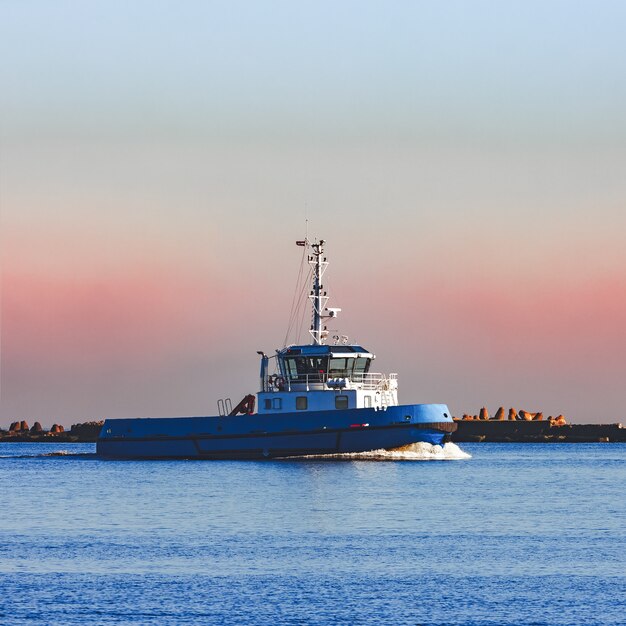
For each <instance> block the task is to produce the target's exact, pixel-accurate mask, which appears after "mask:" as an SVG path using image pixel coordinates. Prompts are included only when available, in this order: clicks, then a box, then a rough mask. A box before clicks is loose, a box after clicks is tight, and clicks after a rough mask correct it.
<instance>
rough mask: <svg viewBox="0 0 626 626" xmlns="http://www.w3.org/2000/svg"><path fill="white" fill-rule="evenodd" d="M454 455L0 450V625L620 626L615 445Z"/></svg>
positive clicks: (473, 450)
mask: <svg viewBox="0 0 626 626" xmlns="http://www.w3.org/2000/svg"><path fill="white" fill-rule="evenodd" d="M462 448H463V450H465V451H466V452H468V453H470V454H471V455H472V458H471V459H463V460H446V461H427V462H426V461H417V460H393V461H390V460H388V461H384V462H380V461H374V460H349V461H345V460H344V461H321V460H306V461H302V460H300V461H263V462H250V461H247V462H227V461H213V462H209V461H205V462H202V461H200V462H198V461H164V462H134V461H125V462H116V461H102V460H99V459H98V458H97V457H96V456H95V454H94V449H95V448H94V446H92V445H56V444H0V479H1V481H2V492H1V501H0V623H1V624H69V625H71V624H81V625H83V624H104V625H107V624H274V623H280V624H499V625H500V624H516V625H517V624H626V497H625V491H624V490H625V486H626V445H624V444H547V445H546V444H543V445H542V444H538V445H533V444H486V443H483V444H463V445H462ZM448 456H449V455H448Z"/></svg>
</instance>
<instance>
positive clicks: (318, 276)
mask: <svg viewBox="0 0 626 626" xmlns="http://www.w3.org/2000/svg"><path fill="white" fill-rule="evenodd" d="M296 243H297V244H298V245H299V246H307V247H308V248H310V249H311V254H309V258H308V261H309V265H310V266H311V267H312V268H313V289H312V290H311V293H310V294H309V300H311V304H312V305H313V311H312V317H311V329H310V330H309V333H311V337H313V345H321V344H323V343H324V341H325V340H326V337H327V336H328V330H326V328H325V327H324V321H325V320H327V319H329V318H331V317H336V316H337V314H338V313H339V311H341V309H339V308H330V309H327V308H326V304H327V303H328V300H329V297H328V293H327V292H326V291H324V285H322V277H323V276H324V272H326V268H327V267H328V261H327V260H326V257H325V256H324V244H325V243H326V242H325V241H324V240H323V239H320V240H319V241H316V242H315V243H311V242H310V241H309V240H308V239H305V240H304V241H298V242H296Z"/></svg>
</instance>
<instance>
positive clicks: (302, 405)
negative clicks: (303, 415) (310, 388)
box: [296, 396, 309, 411]
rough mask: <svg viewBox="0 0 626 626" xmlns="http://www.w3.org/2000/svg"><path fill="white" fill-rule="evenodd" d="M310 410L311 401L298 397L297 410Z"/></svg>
mask: <svg viewBox="0 0 626 626" xmlns="http://www.w3.org/2000/svg"><path fill="white" fill-rule="evenodd" d="M308 408H309V399H308V398H307V397H306V396H297V397H296V409H297V410H298V411H306V410H307V409H308Z"/></svg>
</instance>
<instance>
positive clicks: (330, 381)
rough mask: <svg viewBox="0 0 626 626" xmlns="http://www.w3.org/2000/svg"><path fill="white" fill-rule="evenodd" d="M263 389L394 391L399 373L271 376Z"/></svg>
mask: <svg viewBox="0 0 626 626" xmlns="http://www.w3.org/2000/svg"><path fill="white" fill-rule="evenodd" d="M263 386H264V389H263V391H275V390H278V391H292V388H295V389H297V390H301V389H302V387H306V390H307V391H308V390H309V389H311V388H313V389H364V390H367V391H393V390H395V389H397V388H398V374H395V373H394V374H389V375H388V376H386V375H385V374H380V373H377V372H368V373H367V374H352V375H351V376H338V375H335V374H325V373H321V372H320V373H319V374H305V375H303V376H296V377H289V376H288V377H287V378H283V377H282V376H278V377H269V379H268V380H267V381H265V384H264V385H263Z"/></svg>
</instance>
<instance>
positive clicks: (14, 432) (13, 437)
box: [0, 420, 104, 443]
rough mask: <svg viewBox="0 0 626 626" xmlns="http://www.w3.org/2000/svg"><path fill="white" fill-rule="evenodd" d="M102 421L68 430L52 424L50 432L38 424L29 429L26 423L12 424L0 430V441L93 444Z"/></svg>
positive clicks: (74, 425) (86, 423)
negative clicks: (6, 428)
mask: <svg viewBox="0 0 626 626" xmlns="http://www.w3.org/2000/svg"><path fill="white" fill-rule="evenodd" d="M102 424H104V422H103V421H99V422H84V423H81V424H72V426H71V427H70V428H69V430H65V427H64V426H62V425H61V424H53V425H52V428H50V430H44V429H43V428H42V426H41V424H40V423H39V422H35V423H34V424H33V425H32V426H30V427H29V425H28V422H26V421H25V420H21V421H18V422H13V423H12V424H11V425H10V426H9V429H8V430H2V429H1V428H0V441H2V442H7V441H9V442H10V441H15V442H22V443H23V442H33V443H34V442H37V443H46V442H51V443H53V442H54V443H93V442H95V441H96V439H97V438H98V434H99V433H100V429H101V428H102Z"/></svg>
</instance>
